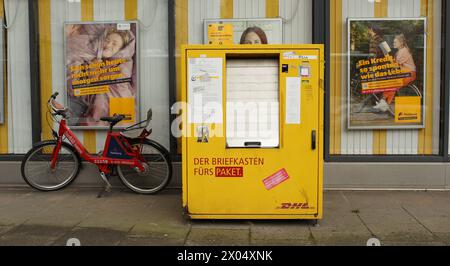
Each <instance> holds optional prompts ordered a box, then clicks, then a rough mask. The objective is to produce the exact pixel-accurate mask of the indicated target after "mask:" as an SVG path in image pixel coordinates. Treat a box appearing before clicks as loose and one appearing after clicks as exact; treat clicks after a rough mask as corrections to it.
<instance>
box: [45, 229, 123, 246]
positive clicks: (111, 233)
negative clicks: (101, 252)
mask: <svg viewBox="0 0 450 266" xmlns="http://www.w3.org/2000/svg"><path fill="white" fill-rule="evenodd" d="M126 235H127V232H123V231H117V230H112V229H107V228H81V227H76V228H74V229H73V230H71V231H70V232H67V233H66V234H64V236H61V237H60V238H58V239H57V240H56V241H55V242H54V243H52V245H54V246H66V244H67V240H69V239H71V238H76V239H78V240H80V243H81V246H117V245H118V244H119V243H120V242H121V240H123V239H125V237H126Z"/></svg>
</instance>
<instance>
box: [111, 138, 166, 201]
mask: <svg viewBox="0 0 450 266" xmlns="http://www.w3.org/2000/svg"><path fill="white" fill-rule="evenodd" d="M130 144H131V145H132V146H133V147H135V148H138V149H139V150H140V153H141V156H142V158H143V159H144V160H143V162H142V164H143V166H144V168H145V170H144V171H143V172H141V171H140V170H139V169H137V168H133V167H131V166H128V165H118V166H117V173H118V175H119V178H120V180H121V181H122V183H123V184H124V185H125V186H126V187H128V188H129V189H131V190H133V191H134V192H136V193H140V194H156V193H158V192H159V191H161V190H163V189H164V188H165V187H166V186H167V185H168V184H169V182H170V179H171V178H172V162H171V160H170V156H169V152H168V151H167V150H166V149H165V148H163V147H162V146H161V145H159V144H157V143H156V142H154V141H150V140H147V139H146V140H145V141H144V142H143V143H141V141H140V140H133V141H131V143H130Z"/></svg>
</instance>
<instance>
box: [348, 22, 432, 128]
mask: <svg viewBox="0 0 450 266" xmlns="http://www.w3.org/2000/svg"><path fill="white" fill-rule="evenodd" d="M425 29H426V19H425V18H417V19H373V18H370V19H349V20H348V64H349V66H348V88H349V93H348V127H349V129H390V128H392V129H394V128H397V129H399V128H409V129H411V128H422V127H423V126H424V114H423V113H424V112H423V110H424V108H423V106H424V102H425V85H426V82H425V67H426V52H425V51H426V34H425Z"/></svg>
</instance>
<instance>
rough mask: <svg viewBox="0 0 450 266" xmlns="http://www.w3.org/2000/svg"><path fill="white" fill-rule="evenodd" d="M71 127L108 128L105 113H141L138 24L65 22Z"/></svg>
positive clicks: (130, 119) (129, 120) (129, 118)
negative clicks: (104, 118) (138, 91)
mask: <svg viewBox="0 0 450 266" xmlns="http://www.w3.org/2000/svg"><path fill="white" fill-rule="evenodd" d="M65 62H66V90H67V96H68V97H67V99H68V107H69V111H70V118H69V120H68V121H69V126H73V127H82V128H106V127H107V126H108V124H107V123H106V122H103V121H100V118H101V117H105V116H112V115H114V114H122V115H124V116H125V117H126V118H125V120H124V122H121V123H120V124H119V127H125V126H128V125H132V124H134V123H135V122H136V118H137V117H138V110H139V108H138V98H137V87H138V86H137V85H138V82H137V80H138V77H137V73H138V69H137V67H138V64H137V23H136V22H129V21H127V22H117V23H103V22H100V23H99V22H89V23H82V22H80V23H66V24H65Z"/></svg>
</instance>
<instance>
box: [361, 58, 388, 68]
mask: <svg viewBox="0 0 450 266" xmlns="http://www.w3.org/2000/svg"><path fill="white" fill-rule="evenodd" d="M389 62H394V58H393V57H392V56H391V55H386V56H385V57H382V58H371V59H364V60H359V61H358V63H357V64H356V67H357V68H360V67H362V66H368V65H376V64H382V63H389Z"/></svg>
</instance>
